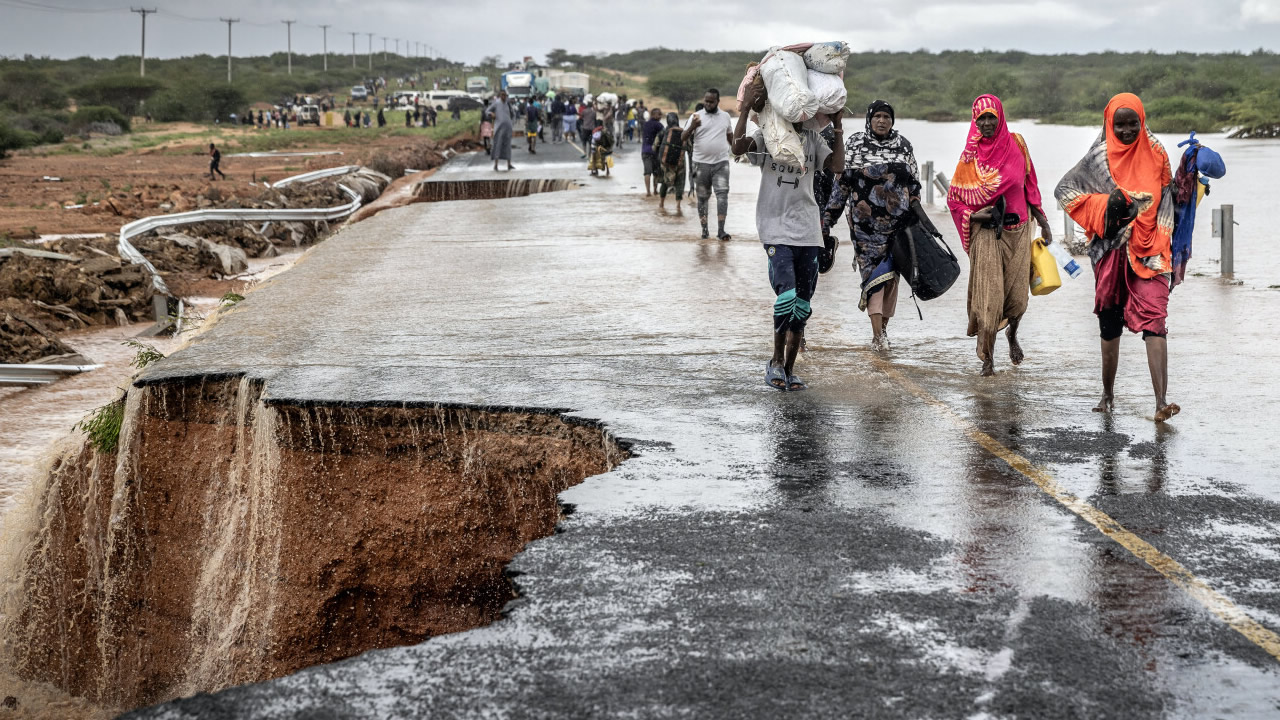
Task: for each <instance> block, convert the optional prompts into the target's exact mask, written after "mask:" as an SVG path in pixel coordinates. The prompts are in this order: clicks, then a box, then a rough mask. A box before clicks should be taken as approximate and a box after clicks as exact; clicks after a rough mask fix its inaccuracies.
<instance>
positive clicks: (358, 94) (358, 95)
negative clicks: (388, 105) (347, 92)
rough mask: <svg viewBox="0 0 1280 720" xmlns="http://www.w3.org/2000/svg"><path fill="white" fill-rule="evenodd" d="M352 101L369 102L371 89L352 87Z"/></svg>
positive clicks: (360, 86)
mask: <svg viewBox="0 0 1280 720" xmlns="http://www.w3.org/2000/svg"><path fill="white" fill-rule="evenodd" d="M351 99H352V100H368V99H369V89H368V88H366V87H365V86H363V85H353V86H352V87H351Z"/></svg>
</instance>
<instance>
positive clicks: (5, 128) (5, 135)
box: [0, 122, 40, 157]
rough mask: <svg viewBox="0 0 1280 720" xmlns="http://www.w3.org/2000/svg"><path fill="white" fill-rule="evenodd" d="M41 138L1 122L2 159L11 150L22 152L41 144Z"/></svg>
mask: <svg viewBox="0 0 1280 720" xmlns="http://www.w3.org/2000/svg"><path fill="white" fill-rule="evenodd" d="M39 141H40V138H39V137H37V136H36V134H35V133H33V132H31V131H29V130H19V129H17V128H14V127H10V126H9V125H8V124H6V123H3V122H0V157H4V156H5V155H8V154H9V151H10V150H21V149H22V148H29V147H32V146H33V145H36V144H37V143H39Z"/></svg>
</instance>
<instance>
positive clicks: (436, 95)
mask: <svg viewBox="0 0 1280 720" xmlns="http://www.w3.org/2000/svg"><path fill="white" fill-rule="evenodd" d="M423 95H424V96H425V97H423V99H422V102H423V104H426V105H431V106H432V107H434V108H435V109H436V110H444V109H445V108H447V107H449V98H455V97H468V95H467V93H465V92H463V91H461V90H431V91H430V92H426V93H423Z"/></svg>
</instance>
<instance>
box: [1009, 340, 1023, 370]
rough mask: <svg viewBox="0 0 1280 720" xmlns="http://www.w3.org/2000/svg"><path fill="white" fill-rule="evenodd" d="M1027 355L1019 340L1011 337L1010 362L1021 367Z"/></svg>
mask: <svg viewBox="0 0 1280 720" xmlns="http://www.w3.org/2000/svg"><path fill="white" fill-rule="evenodd" d="M1025 357H1026V355H1024V354H1023V352H1022V345H1020V344H1018V338H1016V337H1014V336H1012V335H1010V336H1009V362H1011V363H1013V364H1014V365H1021V364H1022V360H1023V359H1024V358H1025Z"/></svg>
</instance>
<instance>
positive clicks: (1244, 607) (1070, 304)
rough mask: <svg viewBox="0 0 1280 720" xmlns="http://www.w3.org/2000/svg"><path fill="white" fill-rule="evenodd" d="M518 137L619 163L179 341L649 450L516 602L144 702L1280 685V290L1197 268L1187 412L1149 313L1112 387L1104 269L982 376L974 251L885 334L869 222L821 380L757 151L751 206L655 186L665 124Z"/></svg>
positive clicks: (437, 703) (311, 381) (273, 370)
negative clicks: (794, 345) (630, 142)
mask: <svg viewBox="0 0 1280 720" xmlns="http://www.w3.org/2000/svg"><path fill="white" fill-rule="evenodd" d="M515 160H516V163H517V170H516V172H514V173H512V174H511V176H510V177H539V178H542V177H575V178H582V179H583V181H584V182H585V183H586V187H584V188H582V189H578V190H573V191H568V192H561V193H554V194H544V195H535V196H530V197H526V198H518V199H507V200H495V201H463V202H453V203H439V204H431V205H416V206H411V207H408V208H403V209H398V210H392V211H388V212H384V213H382V214H380V215H378V216H376V217H374V218H373V219H371V220H369V221H366V222H363V223H361V224H358V225H356V226H354V227H352V228H349V229H346V230H344V231H342V232H341V233H339V234H337V235H336V236H334V237H333V238H331V239H329V240H327V241H326V242H325V243H324V244H323V245H321V246H319V247H318V248H316V249H315V250H314V251H313V252H312V253H311V254H310V255H309V256H308V257H307V258H305V260H304V261H302V262H300V263H299V264H298V265H297V266H296V267H295V268H294V269H292V270H291V271H289V272H288V273H287V274H285V275H283V276H280V277H278V278H276V279H275V280H273V281H272V282H271V283H269V284H267V285H266V286H265V287H262V288H260V289H259V290H257V291H255V292H254V293H252V294H250V295H249V296H248V298H247V299H246V300H244V301H243V302H242V303H241V304H240V305H239V306H238V307H237V308H236V310H235V311H234V312H232V313H231V314H230V315H228V316H227V317H226V318H224V319H223V320H222V321H221V322H220V323H219V324H218V325H217V326H215V327H214V328H213V329H212V330H211V331H210V332H209V333H208V334H206V335H205V336H203V337H202V338H200V339H199V340H198V341H197V342H196V343H195V344H194V345H193V346H192V347H190V348H189V349H187V350H185V351H183V352H180V353H178V354H177V355H176V356H174V357H172V358H170V359H169V360H166V361H165V362H164V363H162V364H160V365H159V366H157V367H156V368H155V369H154V370H153V371H151V372H150V373H149V374H148V376H147V377H148V378H150V379H158V378H161V377H164V376H182V375H189V374H208V373H250V374H252V375H255V376H260V377H265V378H266V379H267V381H268V383H267V393H268V395H269V396H271V397H274V398H280V399H299V400H308V399H310V400H326V401H333V400H343V401H351V402H362V401H401V400H403V401H419V402H421V401H448V402H462V403H473V404H477V405H503V406H505V405H515V406H541V407H555V408H572V409H573V412H574V413H576V414H579V415H582V416H585V417H591V418H599V419H602V420H603V421H604V422H605V423H607V425H608V427H609V428H610V429H611V431H612V432H613V433H614V434H615V435H617V436H619V437H621V438H626V439H629V440H631V442H632V443H633V450H634V453H635V457H634V458H633V459H631V460H629V461H627V462H626V463H624V464H623V465H622V466H620V467H619V468H618V469H617V470H615V471H613V472H611V473H608V474H606V475H602V476H598V477H594V478H591V479H589V480H587V481H586V482H585V483H583V484H582V485H580V486H577V487H575V488H573V489H571V490H570V491H568V492H566V493H564V495H563V500H564V501H565V502H567V503H571V504H572V506H573V507H574V509H575V511H574V512H573V513H572V514H571V515H570V516H569V517H568V518H567V519H566V520H565V521H564V522H563V524H562V532H560V533H558V534H557V535H555V536H553V537H551V538H547V539H545V540H541V541H538V542H536V543H534V544H532V545H531V546H529V548H528V549H527V550H526V551H525V552H524V553H522V554H521V555H520V556H518V557H517V558H516V560H515V561H514V563H513V565H512V570H513V571H515V572H517V573H519V575H518V577H517V582H518V583H519V586H520V589H521V592H522V595H523V597H522V598H521V599H519V600H517V601H516V602H515V603H514V604H513V605H512V607H511V608H510V612H509V614H508V617H507V618H506V619H504V620H502V621H500V622H498V623H495V624H494V625H492V626H489V627H486V628H483V629H479V630H475V631H471V632H466V633H460V634H456V635H450V636H444V637H439V638H436V639H433V640H431V641H429V642H426V643H424V644H421V645H418V646H414V647H402V648H395V649H389V650H380V651H373V652H368V653H365V654H364V655H361V656H359V657H356V658H352V659H350V660H347V661H344V662H339V663H335V664H332V665H328V666H322V667H315V668H310V669H307V670H304V671H302V672H299V673H297V674H295V675H292V676H289V677H285V678H280V679H278V680H274V681H271V682H266V683H262V684H258V685H253V686H246V687H240V688H233V689H229V690H226V691H223V692H220V693H217V694H215V695H211V696H199V697H196V698H192V699H188V700H182V701H177V702H174V703H170V704H168V705H165V706H161V707H158V708H153V709H150V710H145V711H140V712H137V713H135V714H133V715H132V716H131V717H138V718H143V717H146V718H166V719H177V718H365V717H378V718H404V717H422V718H426V717H430V718H454V717H457V718H462V717H467V718H471V717H513V718H519V717H539V718H576V717H581V718H589V717H698V718H716V717H723V718H738V717H864V718H874V717H907V718H923V717H928V718H998V717H1028V718H1029V717H1034V718H1153V717H1185V718H1202V717H1248V718H1253V717H1274V716H1280V672H1278V671H1280V657H1278V656H1277V655H1278V654H1280V647H1275V646H1270V645H1268V643H1269V642H1272V641H1273V639H1274V638H1275V635H1274V631H1276V630H1280V586H1278V585H1277V583H1278V582H1280V540H1278V539H1277V536H1278V532H1277V531H1278V529H1280V486H1278V485H1277V483H1276V478H1277V472H1276V461H1275V459H1274V458H1275V454H1274V449H1273V448H1274V441H1273V439H1272V433H1271V431H1270V427H1269V426H1270V424H1271V419H1273V418H1275V417H1276V415H1277V410H1280V402H1278V401H1277V400H1276V398H1275V396H1274V388H1275V387H1277V384H1276V380H1277V373H1278V372H1280V371H1278V370H1277V368H1280V363H1277V360H1280V357H1277V355H1280V350H1278V349H1277V345H1276V343H1275V341H1274V337H1275V333H1276V321H1275V318H1277V317H1280V313H1278V312H1277V311H1278V310H1280V294H1278V293H1275V292H1274V291H1270V292H1268V291H1263V290H1252V289H1248V288H1242V287H1232V286H1229V285H1227V284H1224V283H1221V282H1220V281H1218V280H1216V279H1213V278H1192V279H1191V281H1190V282H1189V283H1188V284H1187V285H1185V286H1183V287H1180V288H1179V289H1178V290H1177V291H1176V292H1175V293H1174V296H1173V298H1174V299H1173V308H1172V313H1173V321H1172V326H1173V328H1174V333H1173V334H1172V335H1171V339H1170V348H1171V353H1172V366H1171V370H1170V374H1171V380H1172V393H1171V397H1172V399H1174V400H1176V401H1177V402H1179V403H1181V405H1182V407H1183V408H1184V412H1183V414H1182V415H1180V416H1178V417H1177V418H1176V419H1175V420H1174V422H1172V423H1170V424H1169V425H1167V426H1164V427H1157V426H1155V425H1154V424H1153V423H1152V422H1151V421H1150V419H1149V417H1150V414H1151V408H1150V407H1149V406H1150V405H1151V403H1150V402H1149V400H1148V398H1149V392H1150V391H1149V383H1148V380H1147V377H1146V373H1147V371H1146V364H1145V358H1144V357H1143V355H1142V350H1141V345H1140V342H1139V341H1138V340H1136V339H1134V338H1133V337H1132V336H1127V337H1126V339H1125V340H1124V342H1123V345H1122V348H1123V349H1122V358H1121V371H1120V377H1119V380H1118V390H1119V398H1118V406H1119V409H1118V411H1117V413H1116V414H1115V416H1114V417H1112V418H1104V417H1102V416H1099V415H1096V414H1094V413H1091V412H1090V408H1091V407H1092V405H1093V403H1094V402H1096V400H1097V394H1098V381H1097V379H1096V372H1097V370H1096V368H1097V363H1098V360H1097V334H1096V332H1097V330H1096V324H1095V320H1094V319H1093V316H1092V315H1091V314H1090V311H1091V307H1092V305H1091V302H1092V298H1091V293H1092V281H1091V279H1090V276H1089V275H1088V274H1087V271H1086V275H1084V276H1082V278H1081V279H1080V280H1077V281H1071V282H1068V284H1067V286H1066V287H1064V288H1063V289H1062V290H1061V291H1059V292H1058V293H1055V294H1054V295H1051V296H1048V297H1045V298H1033V299H1032V301H1031V310H1030V312H1029V313H1028V316H1027V319H1026V321H1025V322H1024V325H1023V326H1024V328H1025V330H1024V340H1023V343H1024V346H1025V347H1026V350H1027V353H1028V359H1027V361H1026V362H1025V363H1024V364H1023V365H1022V366H1021V367H1020V368H1017V369H1010V367H1009V365H1008V363H1007V361H1006V360H1005V359H1004V358H1001V359H1000V362H998V364H997V367H998V369H999V370H1000V372H999V374H998V376H997V377H995V378H993V379H981V378H979V377H977V370H978V362H977V359H976V357H975V355H974V350H973V343H972V340H970V339H968V338H965V337H964V327H965V320H964V314H965V308H964V283H965V278H966V277H967V267H966V270H965V272H966V274H965V275H962V277H961V280H960V281H959V283H958V285H957V287H956V288H955V289H954V290H952V291H951V292H950V293H949V294H948V295H946V296H944V297H943V298H941V299H939V300H936V301H932V302H930V303H926V304H922V308H923V310H924V320H923V322H921V321H920V320H918V319H917V317H916V315H915V310H914V308H913V307H912V305H911V302H910V300H909V299H907V298H906V297H905V296H904V297H903V298H902V301H901V303H900V307H899V313H898V317H897V318H895V319H894V321H893V322H892V323H891V326H890V327H891V334H892V336H893V342H894V350H893V352H892V353H891V354H890V355H889V356H888V357H887V358H884V359H881V358H878V357H877V356H875V355H873V354H872V353H871V352H870V351H869V350H868V339H869V328H868V327H867V322H866V320H865V317H864V316H863V315H862V314H860V313H859V312H858V311H857V280H856V277H857V276H856V273H855V272H854V271H853V270H852V269H851V268H850V266H849V264H850V262H851V260H852V252H850V248H849V246H848V245H847V244H846V245H845V246H844V247H843V248H842V249H841V252H840V256H839V257H838V258H837V264H836V268H835V270H833V271H832V272H831V273H830V274H828V275H826V276H823V278H822V280H821V282H820V284H819V291H818V295H817V297H816V299H815V301H814V319H813V321H812V322H811V324H810V331H809V342H810V347H811V352H809V353H808V354H807V355H806V356H805V357H804V358H803V359H802V361H801V364H800V366H799V367H800V370H799V373H800V374H801V375H802V376H804V377H805V378H806V379H807V380H808V381H809V382H810V383H811V386H812V389H811V390H809V391H808V392H804V393H779V392H776V391H773V390H770V389H769V388H767V387H765V385H764V383H763V379H762V378H763V369H764V364H765V360H766V357H767V354H768V343H769V313H770V310H769V309H770V306H771V302H772V297H771V292H770V290H769V287H768V283H767V280H766V275H765V256H764V253H763V252H762V250H761V247H760V245H759V244H758V241H757V239H756V237H755V232H754V222H753V217H754V195H755V188H756V184H757V183H758V175H757V174H756V171H754V170H752V169H751V168H749V167H745V166H735V167H734V168H733V195H732V199H731V208H730V216H731V219H730V224H729V229H730V232H732V233H733V234H734V235H735V236H736V238H735V240H734V241H733V242H731V243H720V242H718V241H715V240H711V241H699V240H698V239H697V236H696V230H697V220H696V215H695V213H694V212H693V210H692V204H689V205H686V209H685V212H684V215H683V216H676V215H675V214H674V213H667V214H659V213H658V212H657V210H656V203H655V202H653V201H647V200H645V199H644V198H643V196H642V193H641V194H640V195H638V194H637V190H636V189H635V188H636V186H637V185H638V184H639V179H638V178H639V163H638V158H637V157H636V155H635V154H634V152H623V153H622V154H621V155H620V156H619V162H618V166H617V168H615V171H614V174H615V177H614V178H613V179H609V180H604V179H592V178H586V177H585V171H584V170H583V167H582V165H581V164H580V163H579V160H578V158H577V154H576V152H575V151H572V150H570V149H567V148H563V147H562V148H544V149H543V151H542V152H541V153H540V154H539V155H538V157H537V163H536V164H535V163H534V162H531V159H530V158H528V157H527V155H526V153H524V151H522V150H519V149H517V150H516V152H515ZM487 168H488V163H487V161H486V159H485V158H475V157H463V158H459V159H458V161H457V162H455V163H453V164H452V165H451V166H450V167H448V168H446V170H445V171H442V172H441V173H439V174H438V175H437V176H436V178H435V179H436V180H439V181H447V180H451V179H467V178H475V177H492V175H491V174H490V173H489V171H488V169H487ZM502 177H507V176H506V175H502ZM939 226H940V227H943V228H948V227H950V223H949V222H947V221H945V219H941V218H940V222H939ZM951 242H952V245H953V247H957V248H958V242H957V241H956V240H955V238H954V233H952V234H951ZM1244 317H1248V318H1250V321H1249V322H1247V323H1245V322H1240V321H1238V319H1240V318H1244ZM1228 320H1231V321H1228ZM997 348H998V350H999V351H1000V352H1004V348H1005V345H1004V343H1003V340H1002V341H1000V343H999V345H998V346H997ZM1242 348H1248V352H1247V354H1246V353H1245V352H1244V351H1243V350H1242ZM1069 506H1070V507H1069ZM337 511H338V510H336V509H335V512H337ZM1100 518H1101V519H1100ZM1108 521H1110V522H1111V523H1113V524H1111V525H1109V524H1107V523H1108ZM1100 528H1105V529H1106V530H1107V534H1104V532H1103V531H1102V530H1101V529H1100ZM1143 558H1145V559H1143ZM1162 571H1163V572H1162ZM1180 573H1182V574H1180ZM1171 578H1172V579H1171ZM1224 618H1226V619H1225V620H1224ZM1228 620H1230V622H1228ZM1251 623H1252V624H1251Z"/></svg>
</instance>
